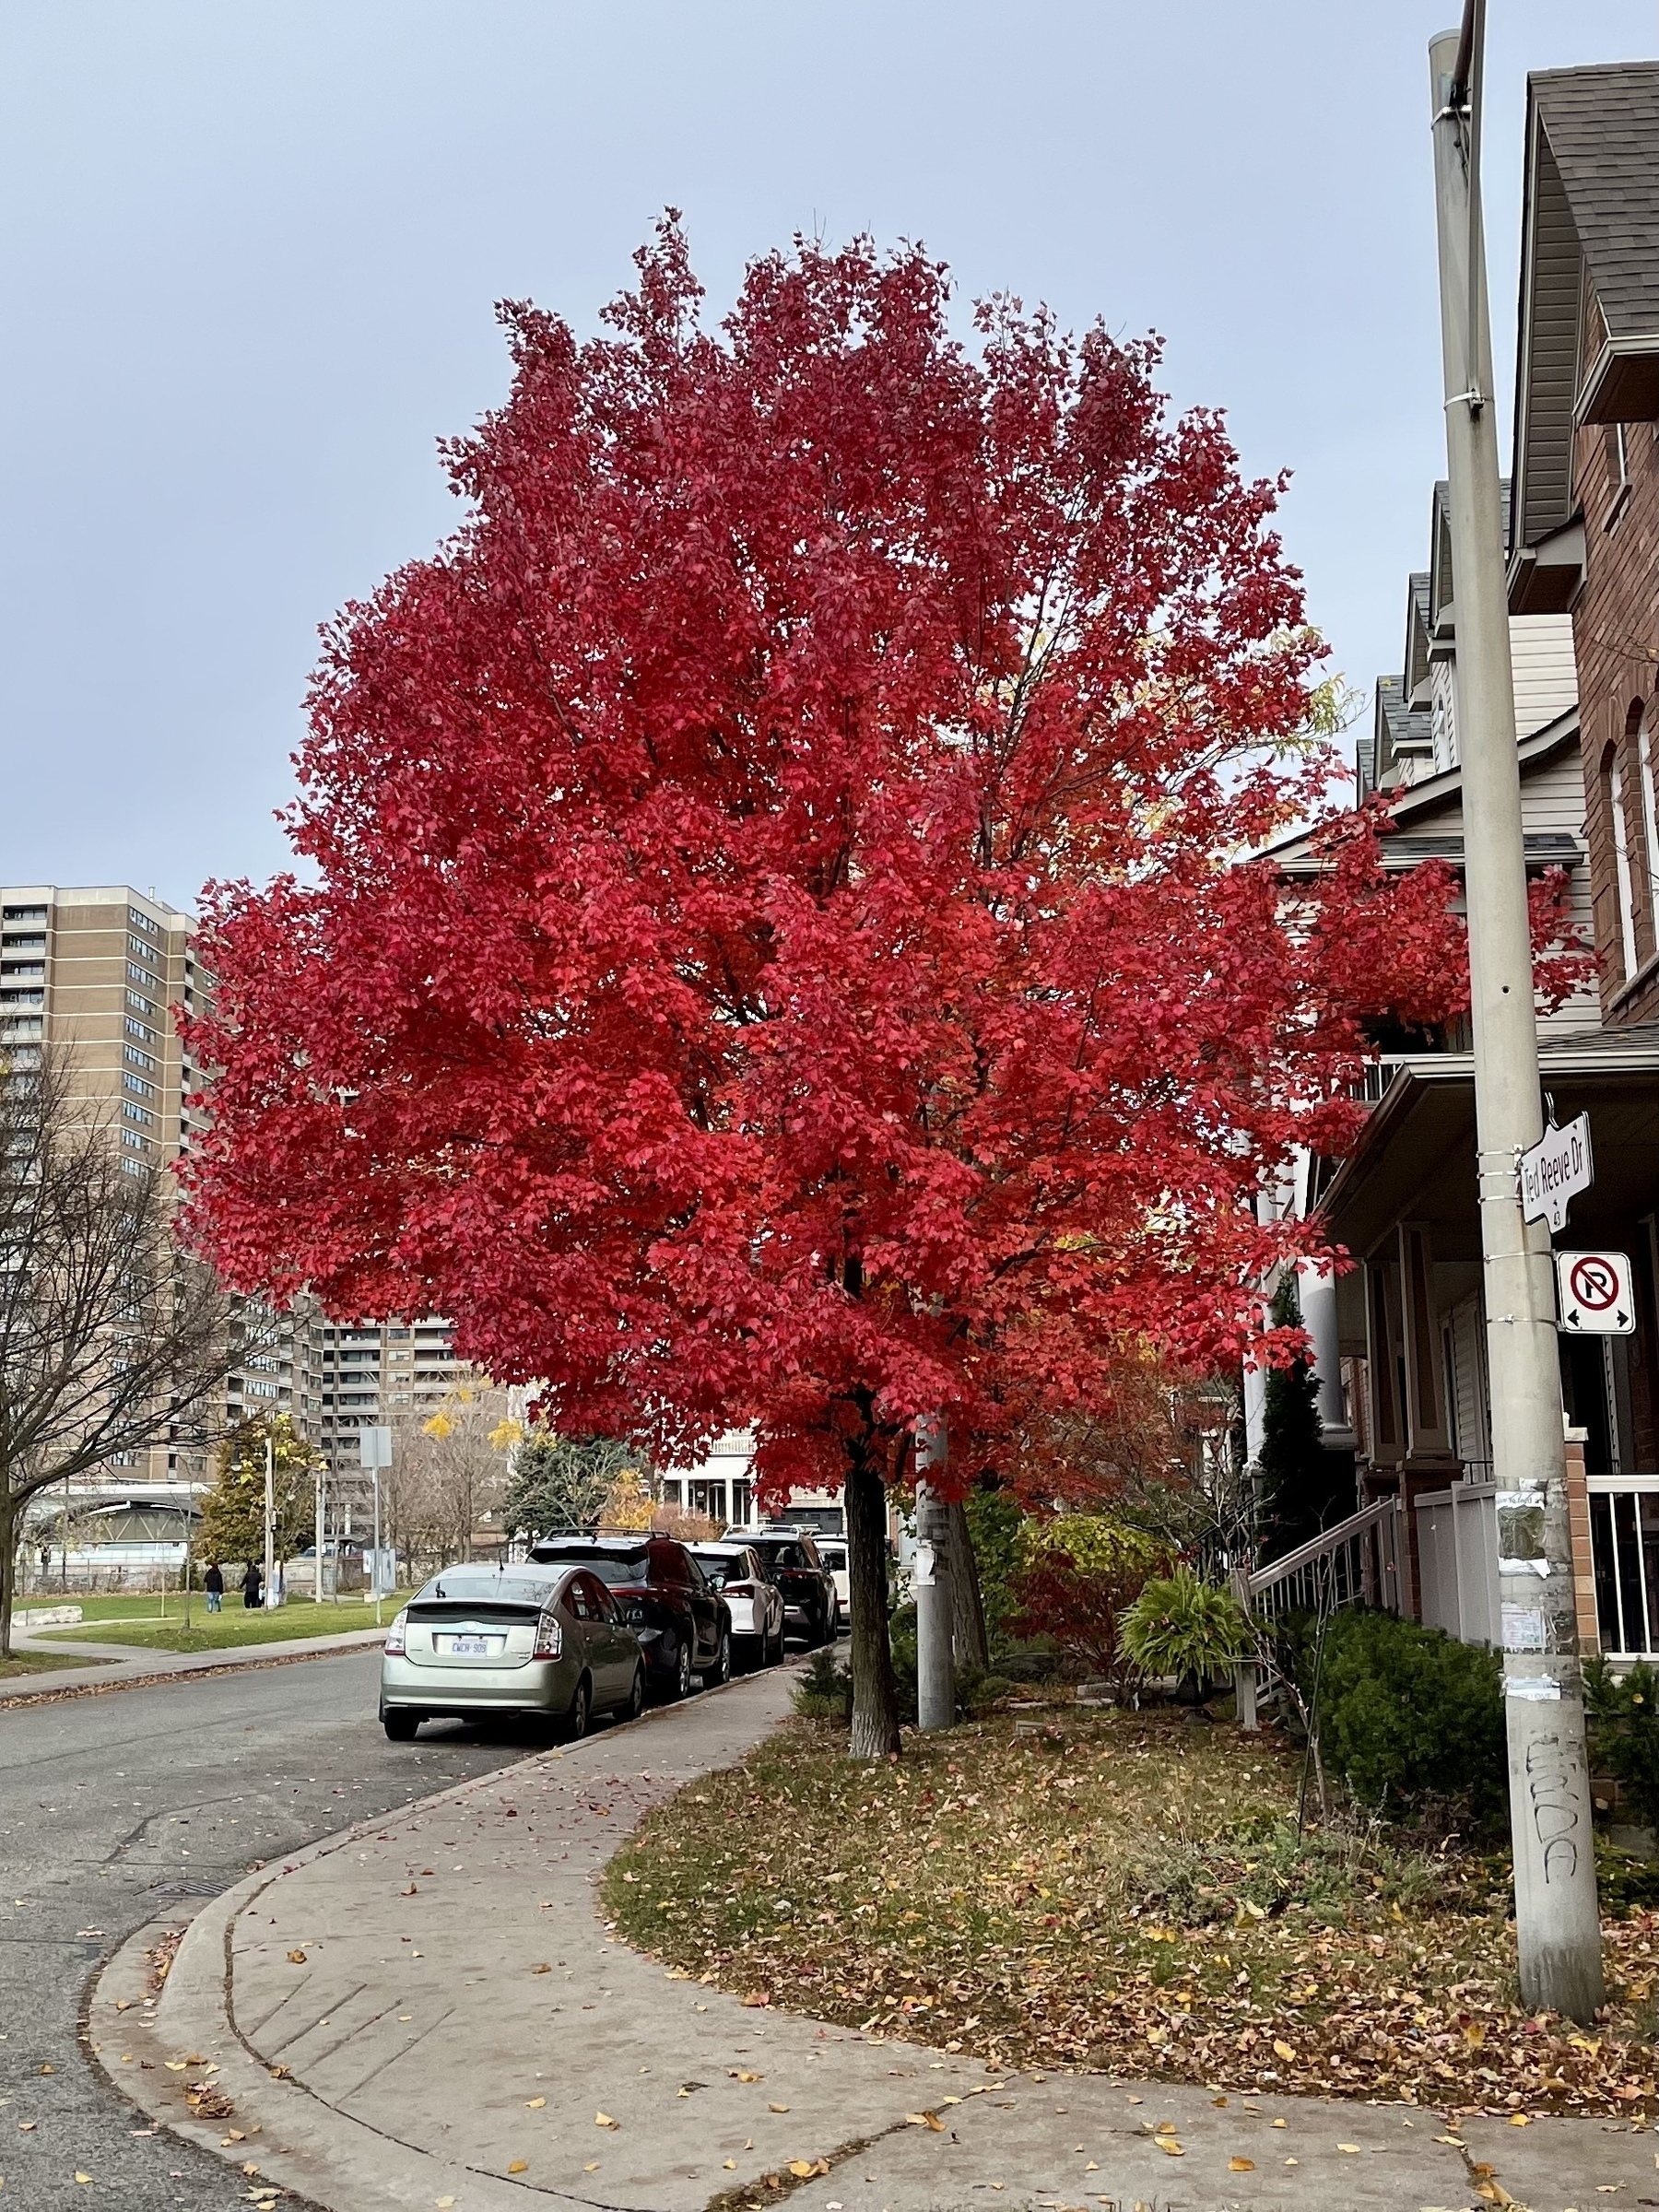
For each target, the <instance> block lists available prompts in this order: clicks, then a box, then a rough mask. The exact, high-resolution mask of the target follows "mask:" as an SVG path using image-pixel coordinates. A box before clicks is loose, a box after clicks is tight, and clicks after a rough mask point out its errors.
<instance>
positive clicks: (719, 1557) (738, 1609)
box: [689, 1544, 783, 1667]
mask: <svg viewBox="0 0 1659 2212" xmlns="http://www.w3.org/2000/svg"><path fill="white" fill-rule="evenodd" d="M689 1548H690V1552H691V1557H692V1558H693V1559H695V1560H696V1561H697V1563H698V1565H699V1566H700V1568H701V1569H702V1571H703V1572H704V1574H705V1575H707V1577H708V1579H709V1581H710V1582H711V1583H712V1584H713V1586H714V1588H715V1589H716V1590H718V1591H719V1593H720V1594H721V1596H722V1597H724V1599H725V1602H726V1606H727V1608H728V1610H729V1611H730V1613H731V1616H732V1650H733V1653H734V1655H735V1657H736V1659H737V1660H738V1662H739V1664H740V1665H743V1666H745V1667H753V1666H771V1665H772V1664H773V1663H774V1662H775V1661H777V1660H779V1659H782V1656H783V1593H782V1591H781V1590H780V1589H779V1588H778V1585H777V1583H774V1582H773V1581H772V1579H771V1574H770V1573H769V1572H768V1571H767V1568H766V1566H765V1563H764V1562H763V1561H762V1559H761V1558H760V1556H759V1553H758V1552H756V1551H754V1550H751V1548H750V1547H749V1546H748V1545H747V1544H693V1545H691V1546H690V1547H689Z"/></svg>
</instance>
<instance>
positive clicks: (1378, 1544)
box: [1248, 1498, 1402, 1622]
mask: <svg viewBox="0 0 1659 2212" xmlns="http://www.w3.org/2000/svg"><path fill="white" fill-rule="evenodd" d="M1248 1581H1249V1588H1250V1604H1251V1609H1252V1611H1253V1613H1254V1614H1255V1615H1256V1617H1257V1618H1258V1619H1262V1620H1265V1621H1269V1622H1271V1621H1275V1620H1282V1619H1284V1618H1286V1616H1287V1615H1288V1614H1291V1613H1314V1614H1328V1613H1336V1612H1340V1611H1341V1610H1342V1608H1343V1607H1344V1606H1382V1607H1383V1608H1384V1609H1385V1610H1386V1611H1387V1612H1390V1613H1398V1612H1399V1611H1400V1610H1401V1609H1402V1593H1401V1588H1400V1508H1399V1504H1398V1501H1397V1500H1394V1499H1393V1498H1384V1499H1380V1500H1378V1502H1377V1503H1376V1504H1375V1505H1368V1506H1365V1507H1363V1508H1362V1509H1361V1511H1360V1512H1357V1513H1352V1514H1350V1515H1349V1517H1348V1518H1347V1520H1346V1521H1339V1522H1338V1523H1337V1524H1336V1525H1335V1528H1327V1529H1325V1530H1324V1532H1323V1533H1322V1534H1321V1535H1317V1536H1315V1537H1314V1538H1313V1539H1312V1542H1311V1543H1308V1544H1303V1545H1301V1546H1300V1547H1299V1548H1298V1549H1297V1550H1295V1551H1290V1552H1287V1553H1286V1554H1285V1557H1284V1558H1283V1559H1275V1560H1274V1561H1273V1562H1272V1564H1271V1565H1270V1566H1267V1567H1258V1568H1257V1569H1256V1571H1255V1572H1254V1573H1253V1574H1252V1575H1251V1576H1250V1577H1249V1578H1248Z"/></svg>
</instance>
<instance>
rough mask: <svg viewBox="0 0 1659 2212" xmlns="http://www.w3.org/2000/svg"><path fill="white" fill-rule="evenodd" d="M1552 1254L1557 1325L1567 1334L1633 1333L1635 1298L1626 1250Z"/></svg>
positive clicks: (1634, 1330)
mask: <svg viewBox="0 0 1659 2212" xmlns="http://www.w3.org/2000/svg"><path fill="white" fill-rule="evenodd" d="M1555 1258H1556V1280H1557V1282H1558V1284H1559V1287H1560V1300H1561V1326H1562V1328H1563V1329H1565V1330H1566V1331H1567V1333H1568V1335H1571V1336H1631V1335H1635V1332H1636V1300H1635V1299H1634V1297H1633V1296H1632V1294H1631V1283H1630V1254H1629V1253H1623V1252H1558V1253H1556V1255H1555Z"/></svg>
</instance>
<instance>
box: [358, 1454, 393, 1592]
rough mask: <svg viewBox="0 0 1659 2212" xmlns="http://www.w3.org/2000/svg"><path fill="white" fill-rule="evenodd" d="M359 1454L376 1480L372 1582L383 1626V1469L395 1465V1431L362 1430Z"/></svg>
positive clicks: (374, 1480)
mask: <svg viewBox="0 0 1659 2212" xmlns="http://www.w3.org/2000/svg"><path fill="white" fill-rule="evenodd" d="M358 1456H359V1459H360V1460H361V1461H362V1463H363V1465H364V1466H365V1467H367V1468H368V1469H369V1470H370V1473H371V1477H372V1478H373V1482H374V1568H373V1571H372V1573H371V1576H370V1581H371V1583H372V1584H373V1589H374V1625H375V1627H376V1628H377V1629H378V1628H379V1627H380V1625H381V1601H382V1598H383V1597H384V1595H385V1590H384V1588H383V1586H382V1585H383V1583H384V1581H385V1561H384V1560H383V1559H382V1557H381V1487H380V1482H381V1469H382V1467H389V1466H390V1465H392V1431H391V1430H390V1429H382V1428H381V1427H379V1426H378V1425H377V1426H375V1427H374V1428H371V1429H359V1430H358Z"/></svg>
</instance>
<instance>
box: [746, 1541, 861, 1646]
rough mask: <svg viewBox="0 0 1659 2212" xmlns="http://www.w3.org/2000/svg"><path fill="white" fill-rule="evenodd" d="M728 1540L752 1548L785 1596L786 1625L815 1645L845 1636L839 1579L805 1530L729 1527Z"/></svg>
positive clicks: (784, 1615) (784, 1614) (784, 1618)
mask: <svg viewBox="0 0 1659 2212" xmlns="http://www.w3.org/2000/svg"><path fill="white" fill-rule="evenodd" d="M725 1541H726V1542H727V1543H729V1544H747V1546H748V1547H749V1548H750V1550H751V1551H753V1552H755V1553H756V1554H757V1555H758V1556H759V1560H760V1564H761V1565H762V1566H763V1567H764V1568H765V1569H766V1571H767V1573H768V1574H769V1575H770V1577H771V1580H772V1581H773V1582H774V1583H776V1584H777V1585H778V1588H779V1589H780V1590H781V1591H782V1594H783V1624H784V1627H785V1628H786V1629H791V1630H794V1632H795V1633H796V1634H797V1635H800V1636H804V1637H805V1638H806V1641H807V1642H808V1643H809V1644H814V1643H832V1642H833V1641H834V1640H835V1638H836V1637H837V1636H838V1635H839V1634H840V1632H841V1599H840V1597H839V1596H838V1595H837V1594H836V1588H835V1577H834V1576H833V1575H832V1574H831V1573H830V1570H829V1568H828V1567H826V1566H825V1564H824V1562H823V1560H822V1559H820V1557H819V1556H818V1543H817V1540H816V1539H815V1537H814V1536H813V1535H812V1534H811V1533H810V1531H808V1530H806V1529H804V1528H780V1527H777V1526H773V1527H771V1528H728V1529H727V1530H726V1533H725Z"/></svg>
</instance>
